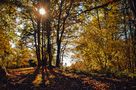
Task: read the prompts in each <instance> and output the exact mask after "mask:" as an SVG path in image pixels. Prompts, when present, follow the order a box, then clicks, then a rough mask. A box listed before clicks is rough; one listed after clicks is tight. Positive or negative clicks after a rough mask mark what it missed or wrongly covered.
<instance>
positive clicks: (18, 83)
mask: <svg viewBox="0 0 136 90" xmlns="http://www.w3.org/2000/svg"><path fill="white" fill-rule="evenodd" d="M33 71H34V69H33V68H22V69H14V70H10V71H9V76H8V81H6V82H0V90H136V80H132V79H127V78H121V79H117V78H108V77H105V76H103V75H96V76H91V75H85V74H76V73H70V72H66V71H62V70H59V69H53V70H51V71H50V70H48V74H47V76H48V77H47V78H46V86H45V87H42V86H41V85H40V83H41V74H38V76H37V77H36V78H35V80H34V79H33V77H32V76H33Z"/></svg>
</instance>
